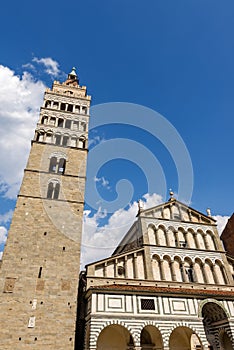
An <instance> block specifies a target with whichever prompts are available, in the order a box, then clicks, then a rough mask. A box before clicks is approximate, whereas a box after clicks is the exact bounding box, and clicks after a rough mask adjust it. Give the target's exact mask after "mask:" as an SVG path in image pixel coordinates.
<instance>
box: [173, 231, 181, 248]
mask: <svg viewBox="0 0 234 350" xmlns="http://www.w3.org/2000/svg"><path fill="white" fill-rule="evenodd" d="M174 234H175V241H176V247H179V246H180V238H179V232H178V231H175V232H174Z"/></svg>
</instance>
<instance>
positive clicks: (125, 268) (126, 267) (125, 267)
mask: <svg viewBox="0 0 234 350" xmlns="http://www.w3.org/2000/svg"><path fill="white" fill-rule="evenodd" d="M127 261H128V256H127V255H125V257H124V271H125V278H128V265H127Z"/></svg>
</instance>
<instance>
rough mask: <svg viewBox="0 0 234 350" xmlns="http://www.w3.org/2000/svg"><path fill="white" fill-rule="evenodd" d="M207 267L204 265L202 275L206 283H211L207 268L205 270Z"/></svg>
mask: <svg viewBox="0 0 234 350" xmlns="http://www.w3.org/2000/svg"><path fill="white" fill-rule="evenodd" d="M205 265H206V264H204V263H203V264H202V265H201V266H202V275H203V279H204V283H209V278H208V275H207V271H206V268H205Z"/></svg>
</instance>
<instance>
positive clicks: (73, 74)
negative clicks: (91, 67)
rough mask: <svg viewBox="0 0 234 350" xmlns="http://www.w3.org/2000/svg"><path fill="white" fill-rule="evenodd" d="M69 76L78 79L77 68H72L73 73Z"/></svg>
mask: <svg viewBox="0 0 234 350" xmlns="http://www.w3.org/2000/svg"><path fill="white" fill-rule="evenodd" d="M69 75H71V76H73V77H77V74H76V67H72V71H71V73H69Z"/></svg>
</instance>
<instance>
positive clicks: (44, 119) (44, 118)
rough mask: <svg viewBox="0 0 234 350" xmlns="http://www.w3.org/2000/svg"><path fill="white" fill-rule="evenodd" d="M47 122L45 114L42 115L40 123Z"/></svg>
mask: <svg viewBox="0 0 234 350" xmlns="http://www.w3.org/2000/svg"><path fill="white" fill-rule="evenodd" d="M47 122H48V117H47V116H43V117H42V118H41V124H47Z"/></svg>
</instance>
